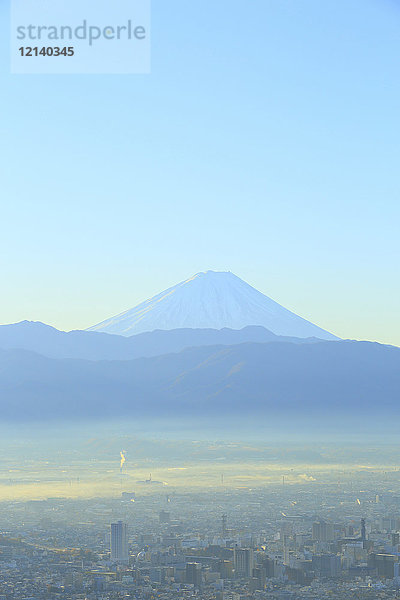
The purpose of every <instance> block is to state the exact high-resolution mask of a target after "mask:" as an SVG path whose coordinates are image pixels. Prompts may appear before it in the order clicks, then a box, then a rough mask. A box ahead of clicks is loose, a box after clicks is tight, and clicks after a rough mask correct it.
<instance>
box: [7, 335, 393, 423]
mask: <svg viewBox="0 0 400 600" xmlns="http://www.w3.org/2000/svg"><path fill="white" fill-rule="evenodd" d="M399 390H400V349H399V348H395V347H390V346H383V345H380V344H375V343H371V342H351V341H339V342H336V343H331V342H318V343H313V344H293V343H287V342H274V343H265V344H257V343H244V344H238V345H235V346H203V347H197V348H190V349H187V350H184V351H182V352H180V353H178V354H169V355H166V356H159V357H155V358H140V359H136V360H132V361H100V362H93V361H85V360H66V359H62V360H60V359H59V360H56V359H49V358H46V357H43V356H40V355H38V354H35V353H32V352H28V351H22V350H2V351H0V410H1V415H2V418H3V420H8V419H12V420H18V421H26V420H32V419H34V420H39V421H46V420H48V419H72V420H79V419H82V418H85V419H90V420H94V419H104V418H110V417H114V418H116V417H120V418H128V417H132V418H133V417H138V416H141V415H148V416H151V417H153V418H156V417H159V416H166V415H168V416H170V417H172V418H176V417H181V416H188V417H196V416H202V417H209V418H211V419H212V418H213V417H215V416H221V415H222V416H228V415H237V416H238V417H239V418H243V417H246V416H248V415H256V416H258V417H257V418H263V419H269V418H272V417H274V418H276V417H277V416H278V417H279V418H280V419H281V420H282V424H283V425H284V424H285V423H286V422H289V421H291V422H292V423H293V422H294V423H296V420H297V419H298V418H300V417H302V418H303V417H304V416H306V418H307V419H312V418H313V417H314V416H316V415H319V416H323V417H324V418H326V420H327V422H328V423H329V420H330V419H332V418H334V417H335V418H340V419H341V420H342V422H343V423H344V422H345V420H346V418H348V417H350V416H352V417H354V415H359V414H360V415H363V416H364V417H365V416H366V417H367V418H370V419H371V423H372V424H373V423H374V418H375V415H382V414H384V415H386V417H387V418H388V419H389V420H390V421H392V422H393V420H394V419H396V418H398V417H399V413H400V407H399Z"/></svg>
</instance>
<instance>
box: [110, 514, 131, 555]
mask: <svg viewBox="0 0 400 600" xmlns="http://www.w3.org/2000/svg"><path fill="white" fill-rule="evenodd" d="M111 560H112V561H114V562H128V561H129V549H128V526H127V525H126V523H123V522H122V521H118V523H111Z"/></svg>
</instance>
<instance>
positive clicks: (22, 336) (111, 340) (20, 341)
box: [0, 321, 317, 360]
mask: <svg viewBox="0 0 400 600" xmlns="http://www.w3.org/2000/svg"><path fill="white" fill-rule="evenodd" d="M275 341H291V342H293V343H313V342H315V341H317V340H316V339H315V338H310V339H304V338H282V337H279V336H276V335H274V334H273V333H272V332H271V331H268V330H267V329H265V328H264V327H245V328H244V329H242V330H233V329H221V330H216V329H176V330H172V331H152V332H150V333H141V334H138V335H135V336H132V337H128V338H127V337H124V336H118V335H109V334H107V333H98V332H91V331H70V332H68V333H66V332H64V331H58V330H57V329H54V327H50V326H49V325H45V324H43V323H38V322H31V321H22V322H21V323H15V324H13V325H1V326H0V348H3V349H4V350H10V349H22V350H31V351H33V352H37V353H38V354H43V355H44V356H47V357H49V358H82V359H87V360H131V359H134V358H140V357H151V356H159V355H161V354H170V353H173V352H180V351H181V350H183V349H184V348H189V347H192V346H212V345H214V346H215V345H217V344H222V345H233V344H241V343H243V342H262V343H263V342H275Z"/></svg>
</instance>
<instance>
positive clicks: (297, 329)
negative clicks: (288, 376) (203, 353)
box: [87, 271, 338, 340]
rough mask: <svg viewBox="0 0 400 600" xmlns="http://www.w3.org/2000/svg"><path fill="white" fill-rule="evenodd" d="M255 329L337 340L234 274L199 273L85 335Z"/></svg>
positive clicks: (287, 334) (94, 327)
mask: <svg viewBox="0 0 400 600" xmlns="http://www.w3.org/2000/svg"><path fill="white" fill-rule="evenodd" d="M254 325H258V326H262V327H264V328H266V329H268V330H269V331H271V332H272V333H274V334H276V335H279V336H291V337H297V338H311V337H315V338H319V339H323V340H337V339H338V338H337V337H335V336H334V335H332V334H331V333H329V332H328V331H325V330H324V329H321V328H320V327H318V326H317V325H314V324H313V323H310V322H309V321H306V320H305V319H303V318H302V317H299V316H298V315H296V314H294V313H293V312H291V311H289V310H287V309H286V308H284V307H283V306H281V305H280V304H278V303H277V302H275V301H274V300H271V298H268V296H265V295H264V294H262V293H261V292H259V291H258V290H256V289H255V288H253V287H252V286H251V285H249V284H248V283H246V282H245V281H243V280H242V279H240V278H239V277H237V276H236V275H234V274H233V273H231V272H216V271H207V272H204V273H197V274H196V275H194V276H193V277H190V279H187V280H186V281H182V282H181V283H178V284H177V285H175V286H173V287H171V288H169V289H167V290H165V291H164V292H161V293H160V294H157V295H156V296H154V297H153V298H150V299H149V300H146V301H145V302H142V303H141V304H139V305H137V306H136V307H134V308H132V309H130V310H127V311H125V312H123V313H121V314H119V315H117V316H115V317H111V318H110V319H107V320H106V321H103V322H102V323H99V324H98V325H94V326H93V327H90V328H89V329H88V330H87V331H98V332H103V333H109V334H114V335H121V336H126V337H129V336H132V335H135V334H138V333H144V332H150V331H154V330H172V329H183V328H190V329H223V328H229V329H243V328H244V327H248V326H254Z"/></svg>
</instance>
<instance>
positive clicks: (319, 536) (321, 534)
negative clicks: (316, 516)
mask: <svg viewBox="0 0 400 600" xmlns="http://www.w3.org/2000/svg"><path fill="white" fill-rule="evenodd" d="M312 537H313V540H318V541H319V542H330V541H332V540H334V539H335V532H334V526H333V523H325V521H317V522H316V523H313V526H312Z"/></svg>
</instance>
